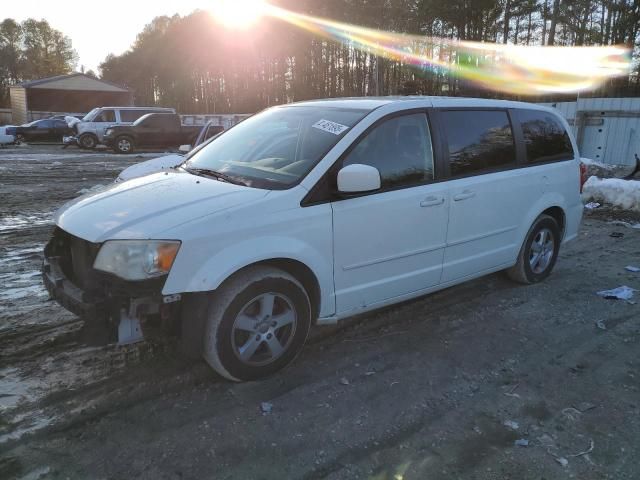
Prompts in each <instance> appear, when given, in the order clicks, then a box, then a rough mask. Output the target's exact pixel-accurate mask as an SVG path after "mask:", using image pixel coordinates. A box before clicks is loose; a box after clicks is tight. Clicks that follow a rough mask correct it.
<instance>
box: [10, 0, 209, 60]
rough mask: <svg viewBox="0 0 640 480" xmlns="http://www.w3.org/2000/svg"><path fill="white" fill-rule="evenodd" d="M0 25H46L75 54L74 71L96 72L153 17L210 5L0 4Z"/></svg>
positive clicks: (168, 1)
mask: <svg viewBox="0 0 640 480" xmlns="http://www.w3.org/2000/svg"><path fill="white" fill-rule="evenodd" d="M0 4H1V7H0V21H2V20H3V19H5V18H13V19H14V20H17V21H19V22H20V21H22V20H26V19H27V18H35V19H37V20H41V19H45V20H47V21H48V22H49V24H50V25H51V26H52V27H53V28H55V29H57V30H60V31H61V32H62V33H64V34H65V35H66V36H68V37H69V38H70V39H71V42H72V43H73V48H74V49H75V50H76V52H78V55H79V57H80V58H79V60H78V67H77V69H78V70H80V67H81V65H84V68H85V70H89V69H93V70H94V71H96V72H97V69H98V65H99V64H100V63H101V62H102V61H103V60H104V58H105V57H106V56H107V55H108V54H109V53H114V54H120V53H122V52H124V51H126V50H127V49H128V48H129V47H130V46H131V44H132V43H133V42H134V41H135V39H136V35H137V34H138V33H140V32H141V31H142V29H143V28H144V26H145V25H146V24H147V23H149V22H151V20H153V18H154V17H157V16H160V15H173V14H176V13H178V14H180V15H186V14H189V13H191V12H192V11H194V10H196V9H198V8H201V9H205V8H207V7H208V6H210V5H211V4H212V2H211V1H203V0H179V1H176V0H148V1H139V0H128V1H127V0H109V1H108V2H106V3H101V2H97V3H96V2H70V3H60V2H51V1H47V0H19V1H15V0H0Z"/></svg>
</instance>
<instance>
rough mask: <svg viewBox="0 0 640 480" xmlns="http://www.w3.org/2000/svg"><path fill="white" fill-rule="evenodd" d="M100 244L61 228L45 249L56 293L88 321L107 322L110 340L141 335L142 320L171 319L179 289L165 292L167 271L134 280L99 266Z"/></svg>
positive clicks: (45, 273) (45, 271)
mask: <svg viewBox="0 0 640 480" xmlns="http://www.w3.org/2000/svg"><path fill="white" fill-rule="evenodd" d="M100 246H101V245H100V244H95V243H91V242H87V241H86V240H82V239H80V238H78V237H75V236H73V235H71V234H69V233H67V232H65V231H64V230H62V229H60V228H56V229H55V231H54V234H53V236H52V238H51V240H50V241H49V243H48V244H47V245H46V247H45V250H44V260H43V264H42V279H43V283H44V286H45V288H46V289H47V291H48V292H49V295H50V296H51V298H52V299H54V300H56V301H57V302H58V303H59V304H60V305H62V306H63V307H64V308H66V309H67V310H69V311H70V312H72V313H74V314H76V315H78V316H79V317H81V318H82V319H83V320H84V321H85V322H86V323H87V324H96V325H102V326H107V330H106V331H107V332H108V333H107V337H108V338H106V339H105V340H106V341H107V342H114V341H117V342H118V343H119V344H128V343H135V342H138V341H141V340H143V338H144V336H143V329H142V323H143V320H147V319H150V318H152V317H158V318H160V319H162V320H167V319H170V318H171V317H172V316H173V314H174V313H175V310H176V308H178V306H179V300H180V295H169V296H163V295H162V288H163V286H164V282H165V277H160V278H154V279H151V280H143V281H136V282H132V281H126V280H122V279H120V278H118V277H116V276H114V275H111V274H108V273H105V272H100V271H98V270H95V269H94V268H93V262H94V260H95V257H96V255H97V253H98V250H99V249H100Z"/></svg>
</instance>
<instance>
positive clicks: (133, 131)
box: [103, 113, 201, 153]
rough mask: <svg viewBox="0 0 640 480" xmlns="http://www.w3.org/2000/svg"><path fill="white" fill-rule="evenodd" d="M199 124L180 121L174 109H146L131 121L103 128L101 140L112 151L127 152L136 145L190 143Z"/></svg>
mask: <svg viewBox="0 0 640 480" xmlns="http://www.w3.org/2000/svg"><path fill="white" fill-rule="evenodd" d="M200 128H201V127H199V126H195V125H194V126H188V125H182V123H181V122H180V116H179V115H177V114H175V113H148V114H146V115H143V116H142V117H140V118H139V119H138V120H136V121H135V122H133V124H131V125H113V126H111V127H109V128H107V130H106V131H105V133H104V138H103V142H104V144H105V145H107V146H108V147H110V148H113V150H114V151H115V152H116V153H131V152H133V151H134V149H136V148H139V147H149V148H165V147H177V146H179V145H183V144H192V143H193V141H194V140H195V139H196V138H197V136H198V133H200Z"/></svg>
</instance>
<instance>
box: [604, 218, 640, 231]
mask: <svg viewBox="0 0 640 480" xmlns="http://www.w3.org/2000/svg"><path fill="white" fill-rule="evenodd" d="M609 223H610V224H611V225H617V226H619V227H626V228H633V229H634V230H640V223H630V222H625V221H624V220H613V221H612V222H609Z"/></svg>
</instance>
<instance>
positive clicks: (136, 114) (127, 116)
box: [120, 110, 151, 123]
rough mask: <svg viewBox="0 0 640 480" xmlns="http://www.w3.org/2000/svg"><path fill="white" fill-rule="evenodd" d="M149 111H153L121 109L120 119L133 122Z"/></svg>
mask: <svg viewBox="0 0 640 480" xmlns="http://www.w3.org/2000/svg"><path fill="white" fill-rule="evenodd" d="M147 113H151V112H148V111H146V110H120V121H121V122H131V123H133V122H135V121H136V120H137V119H139V118H140V117H141V116H143V115H146V114H147Z"/></svg>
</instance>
